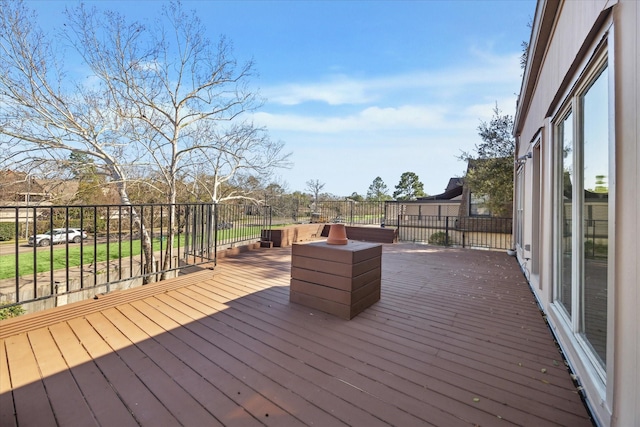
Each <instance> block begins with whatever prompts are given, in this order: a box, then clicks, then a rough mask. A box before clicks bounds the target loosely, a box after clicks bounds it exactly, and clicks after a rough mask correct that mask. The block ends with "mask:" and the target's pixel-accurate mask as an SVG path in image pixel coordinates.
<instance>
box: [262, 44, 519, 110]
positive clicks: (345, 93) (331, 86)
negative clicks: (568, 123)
mask: <svg viewBox="0 0 640 427" xmlns="http://www.w3.org/2000/svg"><path fill="white" fill-rule="evenodd" d="M519 61H520V60H519V55H515V54H512V55H505V56H498V55H492V54H490V53H488V52H485V51H478V50H472V51H471V53H470V58H469V61H468V62H467V63H465V64H462V65H459V66H457V67H449V68H443V69H439V70H435V71H420V72H412V73H402V74H397V75H391V76H384V77H375V78H368V79H356V78H352V77H348V76H345V75H338V76H336V75H333V76H329V77H326V78H324V79H323V80H322V81H320V82H306V83H304V82H303V83H286V84H281V85H275V86H271V87H267V88H264V89H263V90H262V93H263V95H264V96H265V97H266V98H267V99H268V101H269V102H270V103H274V104H280V105H287V106H293V105H300V104H303V103H306V102H322V103H325V104H328V105H332V106H335V105H359V104H368V103H371V102H376V101H379V100H380V99H383V98H384V97H386V96H388V95H389V93H393V92H397V91H407V90H409V91H413V92H415V91H421V90H429V91H436V93H438V92H440V93H448V92H451V91H452V90H453V91H455V92H460V91H464V90H466V89H468V88H469V87H470V86H478V85H488V84H515V85H517V83H518V82H519V81H520V77H519V75H520V71H521V70H520V62H519Z"/></svg>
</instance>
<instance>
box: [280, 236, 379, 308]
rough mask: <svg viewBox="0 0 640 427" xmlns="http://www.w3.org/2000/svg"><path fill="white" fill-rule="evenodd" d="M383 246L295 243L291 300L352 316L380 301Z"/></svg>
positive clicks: (375, 244)
mask: <svg viewBox="0 0 640 427" xmlns="http://www.w3.org/2000/svg"><path fill="white" fill-rule="evenodd" d="M381 261H382V245H380V244H378V243H368V242H356V241H349V242H348V244H346V245H328V244H327V243H326V242H324V241H323V242H313V243H306V244H294V245H293V247H292V256H291V286H290V290H289V300H290V301H291V302H295V303H298V304H302V305H305V306H307V307H311V308H315V309H318V310H320V311H324V312H326V313H330V314H333V315H335V316H338V317H341V318H343V319H352V318H353V317H354V316H356V315H357V314H358V313H360V312H362V311H363V310H364V309H366V308H367V307H369V306H371V305H372V304H374V303H375V302H377V301H379V300H380V283H381V279H380V275H381Z"/></svg>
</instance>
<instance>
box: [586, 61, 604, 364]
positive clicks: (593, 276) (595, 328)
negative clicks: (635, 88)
mask: <svg viewBox="0 0 640 427" xmlns="http://www.w3.org/2000/svg"><path fill="white" fill-rule="evenodd" d="M607 80H608V79H607V70H606V69H604V70H603V72H602V73H601V74H600V76H598V78H597V79H596V80H595V81H594V82H593V84H592V85H591V87H589V89H588V90H587V92H586V93H585V94H584V95H583V97H582V114H583V120H582V123H583V139H584V140H583V166H584V167H583V170H584V172H583V188H584V198H583V202H582V215H583V221H582V226H583V230H582V235H583V247H584V273H583V274H584V284H583V287H584V289H583V292H584V310H583V311H584V335H585V337H586V339H587V341H588V342H589V343H590V344H591V346H592V347H593V349H594V350H595V353H596V354H597V355H598V357H599V358H600V359H601V361H602V364H603V365H604V363H605V362H606V342H607V335H606V333H607V263H608V246H609V221H608V220H609V186H608V182H607V179H608V177H609V130H608V127H609V123H608V91H607Z"/></svg>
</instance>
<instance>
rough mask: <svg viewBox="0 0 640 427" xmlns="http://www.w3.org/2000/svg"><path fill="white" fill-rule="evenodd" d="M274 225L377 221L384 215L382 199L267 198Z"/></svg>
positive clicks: (352, 223)
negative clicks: (306, 199)
mask: <svg viewBox="0 0 640 427" xmlns="http://www.w3.org/2000/svg"><path fill="white" fill-rule="evenodd" d="M268 201H269V206H271V209H272V223H273V225H290V224H305V223H336V222H341V223H345V224H348V225H357V224H359V225H380V224H381V223H383V221H384V218H385V213H386V211H385V202H378V201H355V200H321V201H318V202H309V201H306V202H304V201H302V200H300V199H296V198H284V197H280V198H270V199H268Z"/></svg>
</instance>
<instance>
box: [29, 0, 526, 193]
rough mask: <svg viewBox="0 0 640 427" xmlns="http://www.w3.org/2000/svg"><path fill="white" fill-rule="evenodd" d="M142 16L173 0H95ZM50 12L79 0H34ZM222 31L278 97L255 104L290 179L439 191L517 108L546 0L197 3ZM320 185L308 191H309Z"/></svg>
mask: <svg viewBox="0 0 640 427" xmlns="http://www.w3.org/2000/svg"><path fill="white" fill-rule="evenodd" d="M86 3H89V4H92V5H98V6H99V7H105V8H109V9H112V10H117V11H119V12H122V13H124V14H126V15H127V17H129V18H131V19H137V20H143V21H144V20H145V19H148V17H150V16H155V15H156V12H157V11H159V9H160V7H161V5H162V2H161V1H160V0H146V1H144V0H142V1H140V0H139V1H113V0H111V1H101V0H94V1H86ZM28 4H29V6H30V7H32V8H34V9H35V10H36V12H37V13H38V15H39V16H40V19H41V21H43V22H44V24H45V26H46V25H53V24H55V23H56V22H59V21H58V20H60V21H61V20H62V10H63V9H64V6H65V5H74V4H76V3H75V2H71V1H58V0H49V1H45V0H31V1H28ZM183 5H184V6H185V8H187V9H195V10H196V11H197V12H198V16H200V18H201V19H202V21H203V22H204V24H205V26H206V27H207V30H208V32H209V34H208V36H209V37H210V38H211V39H212V40H214V41H215V40H217V39H218V37H219V36H221V35H224V36H225V37H227V38H228V39H229V40H230V41H231V42H232V43H233V46H234V55H235V56H236V58H237V59H238V60H239V61H240V62H243V61H247V60H253V61H254V62H255V70H256V71H257V73H258V74H257V75H256V76H255V77H254V78H253V79H252V81H251V84H252V85H253V86H254V87H255V89H256V90H258V91H259V93H260V95H261V96H262V97H263V98H264V99H265V103H264V105H263V106H262V107H261V108H260V110H258V111H257V112H256V113H255V116H254V121H255V122H256V124H259V125H263V126H266V128H267V129H268V131H269V135H270V137H271V139H272V140H276V141H282V142H284V144H285V151H286V152H290V153H291V157H290V160H291V162H292V167H291V168H290V169H281V170H279V171H278V172H277V175H278V181H279V183H280V184H281V185H283V186H284V187H285V188H286V189H287V190H288V191H290V192H293V191H303V192H304V191H306V189H307V185H306V182H307V181H309V180H318V181H320V182H321V183H324V188H323V192H326V193H331V194H333V195H336V196H345V197H346V196H350V195H351V194H352V193H354V192H355V193H358V194H360V195H366V192H367V189H368V188H369V186H370V185H371V183H372V182H373V181H374V179H375V178H376V177H380V178H382V180H383V181H384V183H385V184H386V185H387V187H388V189H389V194H391V193H393V191H394V188H395V186H396V185H397V184H398V182H399V181H400V176H401V175H402V174H403V173H404V172H413V173H415V174H416V175H417V176H418V177H419V179H420V181H421V182H422V183H423V184H424V191H425V192H426V193H427V194H431V195H433V194H439V193H441V192H443V191H444V189H445V187H446V185H447V183H448V181H449V178H452V177H459V176H462V175H464V172H465V169H466V164H465V163H464V162H462V161H460V160H459V159H458V156H459V155H460V154H461V153H462V152H463V151H466V152H473V150H474V147H475V144H478V143H480V142H481V140H480V138H479V136H478V131H477V128H478V125H479V124H480V123H481V121H487V120H489V119H490V118H491V116H492V114H493V109H494V108H495V106H496V105H497V106H498V107H499V108H500V110H501V111H502V112H503V113H504V114H510V115H513V114H515V105H516V98H517V94H518V93H519V91H520V84H521V78H522V77H521V76H522V70H521V68H520V55H521V53H522V46H521V44H522V42H523V41H529V37H530V27H529V24H530V22H531V21H532V20H533V16H534V14H535V7H536V2H535V1H534V0H503V1H497V0H496V1H482V0H477V1H474V0H466V1H462V0H449V1H435V0H433V1H432V0H423V1H420V0H412V1H402V0H398V1H384V0H377V1H373V0H371V1H366V0H359V1H356V0H351V1H338V0H334V1H330V0H325V1H304V0H300V1H294V0H289V1H268V0H263V1H248V0H247V1H243V0H238V1H204V0H202V1H183ZM307 192H308V191H307Z"/></svg>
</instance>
